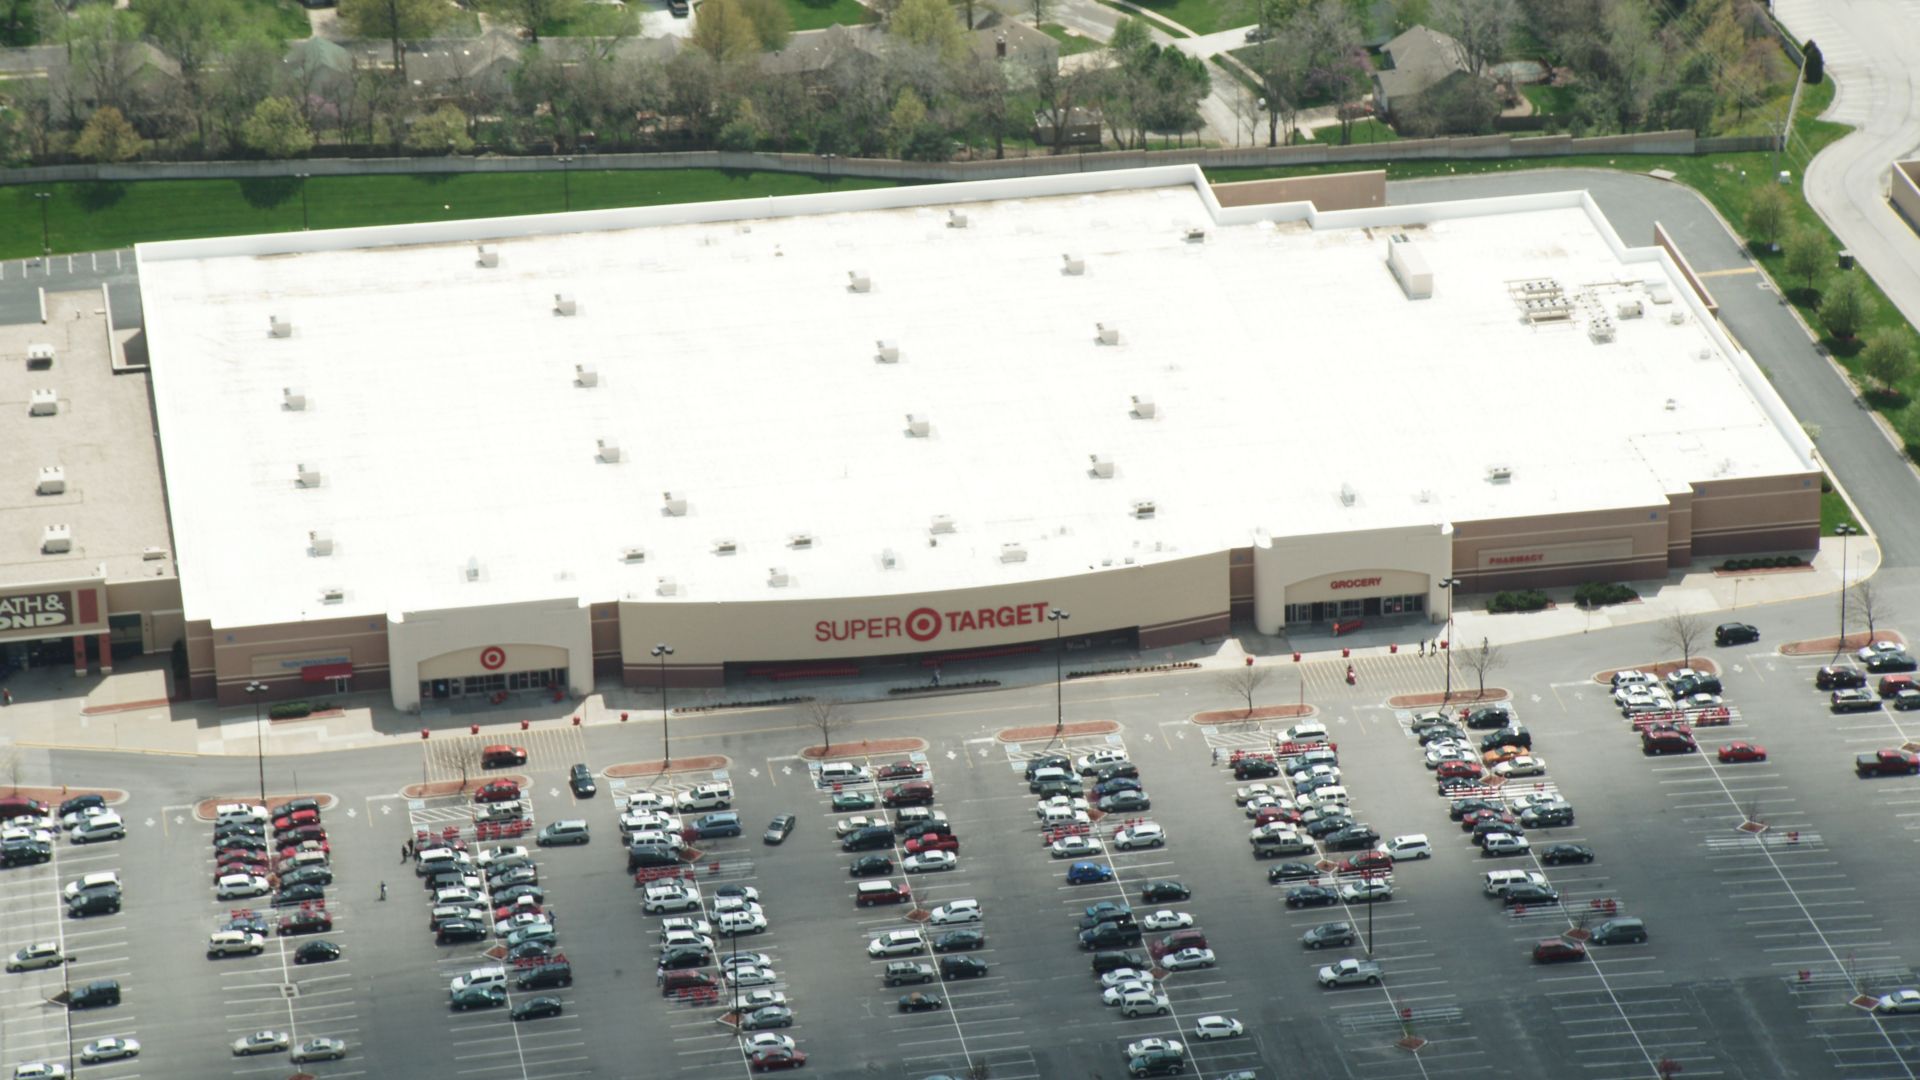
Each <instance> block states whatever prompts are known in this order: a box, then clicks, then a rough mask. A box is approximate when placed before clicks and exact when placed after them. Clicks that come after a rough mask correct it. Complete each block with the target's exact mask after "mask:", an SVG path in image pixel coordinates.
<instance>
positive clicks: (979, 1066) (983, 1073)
mask: <svg viewBox="0 0 1920 1080" xmlns="http://www.w3.org/2000/svg"><path fill="white" fill-rule="evenodd" d="M967 1080H993V1063H992V1062H990V1061H984V1060H983V1061H975V1062H972V1063H970V1064H968V1065H967Z"/></svg>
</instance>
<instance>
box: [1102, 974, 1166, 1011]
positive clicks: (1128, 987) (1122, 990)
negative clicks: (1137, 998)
mask: <svg viewBox="0 0 1920 1080" xmlns="http://www.w3.org/2000/svg"><path fill="white" fill-rule="evenodd" d="M1156 989H1157V987H1156V986H1155V985H1154V982H1153V979H1152V978H1150V977H1149V978H1146V979H1128V980H1127V981H1126V982H1123V983H1121V984H1120V985H1119V986H1109V987H1107V988H1106V989H1105V990H1102V991H1101V992H1100V1003H1101V1004H1103V1005H1118V1004H1120V1003H1121V1002H1122V1001H1124V1000H1126V997H1127V995H1128V994H1134V995H1141V994H1147V995H1151V994H1152V993H1154V991H1155V990H1156Z"/></svg>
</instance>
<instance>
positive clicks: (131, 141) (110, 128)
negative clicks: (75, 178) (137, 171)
mask: <svg viewBox="0 0 1920 1080" xmlns="http://www.w3.org/2000/svg"><path fill="white" fill-rule="evenodd" d="M146 145H147V140H145V139H143V138H141V137H140V133H139V132H137V131H135V130H133V125H132V124H129V123H127V118H126V116H124V115H122V114H121V112H120V110H119V109H116V108H114V107H113V106H111V105H102V106H101V107H99V108H98V109H95V110H93V115H92V116H89V117H87V126H86V127H85V128H84V129H82V130H81V132H80V138H78V139H76V140H74V144H73V152H74V153H75V154H77V155H79V156H80V157H83V158H85V159H87V160H88V161H132V160H133V159H134V158H137V157H139V156H140V151H141V150H143V149H145V148H146Z"/></svg>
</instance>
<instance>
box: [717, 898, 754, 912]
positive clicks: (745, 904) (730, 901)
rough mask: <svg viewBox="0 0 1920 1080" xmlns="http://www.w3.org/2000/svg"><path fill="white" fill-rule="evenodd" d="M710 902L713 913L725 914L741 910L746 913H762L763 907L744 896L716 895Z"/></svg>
mask: <svg viewBox="0 0 1920 1080" xmlns="http://www.w3.org/2000/svg"><path fill="white" fill-rule="evenodd" d="M712 903H713V913H714V914H715V915H725V914H728V913H729V912H743V913H745V914H748V915H760V914H764V909H762V908H761V907H760V905H759V904H757V903H754V902H753V901H752V900H749V899H747V898H746V897H744V896H716V897H714V898H713V902H712Z"/></svg>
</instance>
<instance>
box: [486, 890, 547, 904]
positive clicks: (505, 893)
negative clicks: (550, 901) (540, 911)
mask: <svg viewBox="0 0 1920 1080" xmlns="http://www.w3.org/2000/svg"><path fill="white" fill-rule="evenodd" d="M523 896H531V897H533V902H534V903H536V904H537V903H539V902H540V901H541V900H543V899H545V898H546V894H545V893H544V892H542V891H541V889H540V886H538V885H514V886H512V887H510V888H505V889H497V890H495V891H494V893H493V902H494V903H495V904H496V905H501V906H504V905H507V904H511V903H513V902H514V901H516V900H518V899H520V898H521V897H523Z"/></svg>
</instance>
